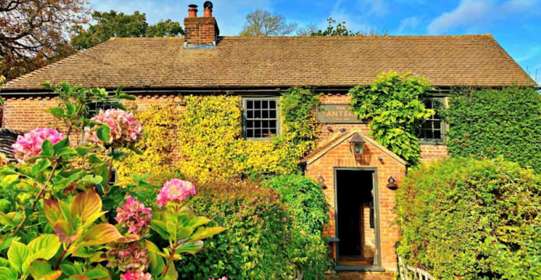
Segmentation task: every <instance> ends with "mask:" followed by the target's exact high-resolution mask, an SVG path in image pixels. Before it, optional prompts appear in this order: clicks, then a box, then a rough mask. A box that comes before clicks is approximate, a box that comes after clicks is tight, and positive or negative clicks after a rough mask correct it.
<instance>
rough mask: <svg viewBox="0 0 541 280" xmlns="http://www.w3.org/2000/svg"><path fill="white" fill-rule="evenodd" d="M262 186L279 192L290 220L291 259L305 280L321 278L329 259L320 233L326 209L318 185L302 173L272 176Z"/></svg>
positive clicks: (323, 196) (326, 216) (326, 246)
mask: <svg viewBox="0 0 541 280" xmlns="http://www.w3.org/2000/svg"><path fill="white" fill-rule="evenodd" d="M265 185H266V186H268V187H270V188H272V189H274V190H276V191H277V192H278V193H279V194H280V198H281V200H282V202H283V203H284V204H285V205H286V206H287V212H288V215H289V216H290V217H291V219H292V237H291V242H290V244H289V247H288V254H289V256H290V259H291V261H293V262H294V263H295V264H296V265H297V266H298V267H299V271H302V272H303V274H304V279H324V272H325V271H326V270H327V269H328V268H329V264H330V260H329V252H328V245H327V242H326V241H325V240H324V238H323V235H322V234H323V227H324V225H325V224H326V223H327V222H328V220H329V212H328V207H327V202H326V200H325V195H324V194H323V191H322V190H321V186H320V185H318V184H317V183H315V182H314V181H312V180H310V179H308V178H306V177H304V176H301V175H284V176H278V177H274V178H271V179H270V180H268V181H266V182H265Z"/></svg>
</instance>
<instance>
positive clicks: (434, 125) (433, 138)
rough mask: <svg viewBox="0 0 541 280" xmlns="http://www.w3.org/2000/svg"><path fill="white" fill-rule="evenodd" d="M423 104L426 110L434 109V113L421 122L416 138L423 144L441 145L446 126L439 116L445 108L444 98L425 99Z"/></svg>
mask: <svg viewBox="0 0 541 280" xmlns="http://www.w3.org/2000/svg"><path fill="white" fill-rule="evenodd" d="M423 103H424V104H425V107H426V108H428V109H434V110H435V111H436V113H435V114H434V115H433V116H432V117H430V118H429V119H427V120H425V121H423V122H422V123H421V124H420V125H419V127H418V128H417V137H419V139H421V141H423V142H433V143H441V142H443V141H444V139H445V132H446V126H445V122H444V121H443V118H442V116H441V110H442V109H443V108H445V97H426V98H423Z"/></svg>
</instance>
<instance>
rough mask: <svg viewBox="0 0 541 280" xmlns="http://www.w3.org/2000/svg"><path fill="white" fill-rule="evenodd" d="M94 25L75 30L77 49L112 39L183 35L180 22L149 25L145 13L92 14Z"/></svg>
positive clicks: (114, 12)
mask: <svg viewBox="0 0 541 280" xmlns="http://www.w3.org/2000/svg"><path fill="white" fill-rule="evenodd" d="M92 20H93V22H94V23H93V24H90V25H89V26H88V27H87V28H86V29H85V28H84V27H83V26H81V25H79V26H76V27H75V28H74V29H75V30H74V33H75V35H74V36H73V37H72V38H71V44H72V46H73V47H74V48H76V49H87V48H90V47H93V46H95V45H97V44H99V43H102V42H105V41H107V40H108V39H109V38H112V37H164V36H176V35H179V34H183V33H184V31H183V30H182V27H181V26H180V23H179V22H176V21H172V20H170V19H168V20H165V21H160V22H158V23H157V24H155V25H149V24H148V22H147V19H146V15H145V14H144V13H140V12H138V11H136V12H135V13H133V14H124V13H121V12H120V13H119V12H116V11H109V12H97V11H96V12H94V13H92Z"/></svg>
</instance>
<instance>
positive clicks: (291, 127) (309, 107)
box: [280, 88, 319, 148]
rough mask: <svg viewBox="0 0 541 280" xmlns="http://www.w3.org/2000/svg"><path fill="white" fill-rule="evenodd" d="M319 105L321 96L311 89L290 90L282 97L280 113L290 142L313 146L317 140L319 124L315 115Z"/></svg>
mask: <svg viewBox="0 0 541 280" xmlns="http://www.w3.org/2000/svg"><path fill="white" fill-rule="evenodd" d="M317 105H319V95H316V94H315V93H314V92H312V91H311V90H309V89H304V88H290V89H288V90H287V91H286V92H285V93H284V94H283V95H282V99H281V101H280V111H281V113H282V116H283V120H284V124H285V126H286V129H287V132H288V133H289V134H290V141H293V142H294V143H295V144H297V145H300V144H304V143H305V142H308V143H309V144H310V145H313V143H314V142H315V140H316V139H317V126H318V123H317V120H316V114H315V113H314V111H315V109H316V107H317ZM310 148H312V147H310Z"/></svg>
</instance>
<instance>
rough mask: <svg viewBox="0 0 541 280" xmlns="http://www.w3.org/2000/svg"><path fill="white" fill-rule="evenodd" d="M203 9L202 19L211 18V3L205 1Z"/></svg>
mask: <svg viewBox="0 0 541 280" xmlns="http://www.w3.org/2000/svg"><path fill="white" fill-rule="evenodd" d="M203 7H204V8H205V11H204V17H212V7H213V5H212V2H210V1H205V3H204V4H203Z"/></svg>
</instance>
